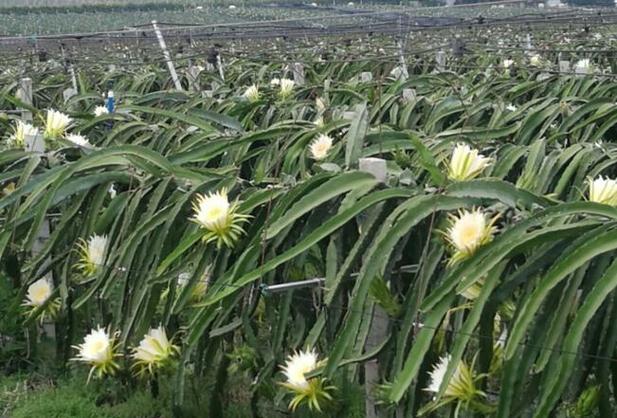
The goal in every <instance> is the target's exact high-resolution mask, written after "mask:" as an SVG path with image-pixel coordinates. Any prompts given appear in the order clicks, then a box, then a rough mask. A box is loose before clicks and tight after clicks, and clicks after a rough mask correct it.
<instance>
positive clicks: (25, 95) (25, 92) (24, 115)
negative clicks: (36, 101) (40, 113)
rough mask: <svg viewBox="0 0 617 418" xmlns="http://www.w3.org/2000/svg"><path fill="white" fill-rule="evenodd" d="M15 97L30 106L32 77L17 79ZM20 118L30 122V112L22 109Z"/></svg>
mask: <svg viewBox="0 0 617 418" xmlns="http://www.w3.org/2000/svg"><path fill="white" fill-rule="evenodd" d="M17 98H19V100H21V101H22V102H24V103H25V104H27V105H29V106H32V79H31V78H22V79H21V80H19V88H18V89H17ZM21 120H22V121H23V122H25V123H32V112H30V111H29V110H27V109H22V111H21Z"/></svg>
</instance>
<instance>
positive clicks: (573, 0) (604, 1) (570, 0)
mask: <svg viewBox="0 0 617 418" xmlns="http://www.w3.org/2000/svg"><path fill="white" fill-rule="evenodd" d="M562 1H563V0H562ZM566 3H567V4H569V5H570V6H602V7H615V1H614V0H567V1H566Z"/></svg>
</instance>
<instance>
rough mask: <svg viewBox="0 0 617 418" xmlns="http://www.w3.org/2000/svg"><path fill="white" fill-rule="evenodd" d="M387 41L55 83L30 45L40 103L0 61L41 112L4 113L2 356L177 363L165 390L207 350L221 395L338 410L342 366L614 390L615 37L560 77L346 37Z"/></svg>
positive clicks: (466, 387)
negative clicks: (109, 97) (297, 65)
mask: <svg viewBox="0 0 617 418" xmlns="http://www.w3.org/2000/svg"><path fill="white" fill-rule="evenodd" d="M521 37H523V36H521ZM536 39H541V37H540V36H538V37H537V38H536ZM387 42H388V41H387V40H383V39H377V38H375V39H372V41H371V44H370V45H369V46H367V45H365V44H350V45H349V46H347V47H342V46H338V47H337V45H336V43H333V44H331V45H327V47H328V48H329V51H331V52H330V53H331V54H333V56H334V57H335V58H334V59H329V60H328V59H323V60H320V59H319V54H314V52H313V50H312V49H308V48H306V45H303V47H302V48H298V49H297V50H296V51H294V54H295V56H294V59H296V60H298V61H301V62H302V63H303V73H304V74H303V75H304V79H305V80H304V82H303V83H302V82H301V79H300V78H298V77H297V76H296V79H295V81H294V72H293V71H292V69H291V67H287V66H286V65H285V64H284V63H281V62H279V61H280V60H276V59H274V57H275V56H276V52H275V51H272V52H261V53H260V54H259V56H256V54H255V52H254V51H251V49H250V48H249V47H246V48H245V49H242V50H240V51H238V52H237V53H236V54H234V55H233V56H231V57H228V58H227V59H225V79H224V80H223V79H221V78H220V75H219V73H218V71H207V70H203V71H201V73H200V74H199V76H198V78H197V80H196V81H197V82H198V83H199V87H198V88H196V84H195V80H193V79H192V76H191V75H190V74H189V71H188V67H187V65H188V61H186V60H179V61H178V63H177V64H178V70H179V73H180V76H181V83H182V85H183V86H184V91H174V90H172V87H173V82H172V80H171V79H170V77H169V75H168V73H167V71H166V69H165V67H164V66H163V65H162V63H161V64H159V63H155V64H149V65H143V66H142V67H135V66H126V67H122V66H120V65H116V66H115V68H114V69H113V70H110V69H109V68H108V67H107V65H103V64H100V63H97V62H96V59H94V60H92V62H90V63H88V64H85V60H84V61H83V62H82V64H83V65H81V66H80V64H79V63H78V64H77V65H76V70H77V83H78V90H79V93H78V94H77V95H75V96H73V97H71V98H70V99H69V100H67V101H66V102H65V101H64V100H63V91H64V89H66V88H67V87H68V86H70V84H71V79H70V75H69V74H67V73H65V72H64V69H63V68H54V67H53V65H51V64H49V63H33V64H32V65H33V66H36V68H37V71H32V72H31V73H29V74H28V75H30V76H31V77H32V78H33V85H34V102H33V105H32V106H28V105H26V104H24V103H23V102H22V101H21V100H19V99H18V98H17V97H16V89H17V86H18V83H17V77H16V75H17V74H19V73H20V71H19V70H18V69H14V70H13V71H8V72H5V73H4V75H2V77H4V79H5V81H6V82H5V83H3V84H2V85H3V86H4V87H3V88H2V95H1V97H0V107H1V108H4V109H17V108H27V109H28V110H29V111H30V112H32V113H33V115H34V120H33V122H32V123H24V122H20V121H18V120H17V116H13V115H11V116H6V117H4V118H2V119H0V126H1V128H0V130H1V132H2V133H3V134H2V137H3V139H4V141H3V144H4V149H3V152H2V154H1V156H0V167H2V171H1V177H0V186H1V187H0V189H2V190H3V192H2V193H3V196H2V197H1V198H0V211H1V213H0V217H1V219H2V229H1V232H0V253H1V254H2V275H3V282H5V283H4V284H3V286H5V288H6V292H5V293H4V294H5V296H3V298H4V300H5V303H3V304H2V308H1V309H2V315H3V318H10V320H7V321H2V322H0V324H1V325H0V334H1V335H2V337H3V339H2V344H3V345H2V351H3V355H2V358H3V365H4V371H5V372H6V373H14V372H17V371H19V372H23V371H32V370H37V369H38V368H41V367H51V368H52V369H53V370H54V373H58V374H61V373H65V372H67V371H70V372H71V373H73V374H75V373H79V370H82V371H83V372H85V373H82V376H83V380H84V384H85V382H86V381H88V380H89V383H88V385H92V384H102V385H106V384H108V385H121V386H123V387H126V388H132V389H131V390H136V389H135V388H141V390H143V388H153V387H156V386H157V385H161V384H162V382H169V381H172V382H173V387H172V388H171V392H172V393H171V395H170V398H169V401H168V402H169V404H170V405H169V410H170V411H173V413H174V414H176V416H191V415H190V414H192V413H193V412H192V411H194V409H193V404H194V402H195V399H196V398H199V395H198V394H196V393H195V391H193V390H191V388H192V387H194V384H195V382H200V381H202V380H203V379H204V378H205V376H208V378H211V379H212V387H211V388H212V390H211V392H209V395H208V396H210V397H211V399H209V401H208V405H209V411H210V412H211V414H213V416H223V415H222V413H223V412H221V411H224V410H225V409H226V408H228V407H229V404H228V403H226V402H225V401H224V393H225V388H226V385H227V383H228V382H230V381H231V380H233V379H237V377H238V376H243V377H246V378H247V380H248V381H250V382H251V383H250V385H248V386H249V388H248V389H247V392H248V394H247V396H248V397H249V399H251V401H250V402H251V404H254V405H257V404H259V403H260V402H267V403H268V405H271V406H273V407H276V408H282V409H285V408H286V407H288V408H289V409H290V410H292V411H294V410H295V411H297V412H298V413H303V412H302V411H303V410H307V411H310V410H313V411H315V413H318V412H319V411H322V413H323V414H325V415H326V416H332V415H334V414H342V413H343V412H342V411H343V410H345V409H346V406H347V405H348V404H346V400H345V396H344V394H345V393H348V392H349V390H348V389H349V387H353V386H355V385H363V389H364V390H366V396H367V397H370V398H372V399H375V401H376V402H377V403H378V404H379V405H380V406H379V408H380V413H381V414H382V415H383V416H415V415H430V414H433V415H434V416H447V415H449V414H450V413H451V412H454V413H456V414H459V416H467V415H469V416H471V415H473V414H480V415H482V416H498V417H514V416H528V415H532V416H536V417H545V416H549V415H550V414H551V413H562V414H566V415H567V416H590V415H592V414H596V415H597V416H613V415H614V409H615V407H616V406H615V402H614V386H613V383H612V382H614V379H615V373H616V372H617V369H616V368H615V367H614V364H615V362H614V358H613V357H614V352H615V344H616V341H617V340H616V337H617V333H616V332H617V330H615V326H614V324H615V321H614V320H613V316H614V315H615V314H616V312H617V309H615V306H614V304H615V301H614V292H613V290H614V288H615V285H616V284H617V283H614V277H615V275H614V270H615V262H614V256H613V254H614V250H615V248H617V235H616V234H615V231H614V224H613V223H614V220H615V219H616V218H617V210H616V209H615V207H614V206H615V205H617V181H616V180H614V179H615V177H616V174H615V168H614V163H615V161H616V159H615V149H614V145H613V143H612V141H611V139H612V136H613V135H614V133H615V123H616V122H617V107H615V103H614V99H613V97H614V90H615V86H614V83H612V81H611V78H610V77H607V76H603V75H602V71H603V69H604V67H605V65H606V62H604V61H603V59H604V57H603V56H602V55H601V53H596V55H594V54H590V55H588V54H587V53H580V54H577V53H573V56H572V57H573V58H575V59H576V61H573V65H574V66H575V67H578V68H579V70H580V71H576V74H572V75H566V74H555V73H553V72H551V71H550V68H549V64H550V63H553V58H552V56H551V55H549V53H548V52H547V53H544V52H542V51H539V52H538V51H535V52H533V53H526V52H525V51H515V52H514V53H511V52H507V51H503V52H502V53H501V54H499V55H488V54H486V53H484V52H483V51H481V50H478V51H476V52H474V51H468V52H467V53H466V55H464V56H463V57H462V58H461V57H459V58H457V57H454V56H449V57H448V64H449V68H450V69H452V70H456V71H450V70H440V69H438V67H437V63H436V62H435V59H434V53H432V52H431V53H427V54H420V53H418V55H417V56H414V55H413V54H410V55H408V56H407V57H406V58H407V61H406V65H405V71H403V70H402V69H401V64H400V61H399V57H398V56H397V55H396V53H394V54H392V55H393V56H392V57H389V55H388V53H385V54H386V58H385V59H384V55H383V54H382V55H381V56H380V55H379V52H378V51H373V52H374V53H375V54H374V55H365V56H364V58H363V59H358V56H359V55H360V54H361V53H362V51H366V50H367V48H369V47H371V48H373V47H375V49H377V48H380V47H385V48H389V47H388V46H387ZM432 42H433V43H432V45H435V44H436V43H437V42H436V40H435V39H433V41H432ZM594 42H602V40H597V39H596V40H594ZM264 44H266V45H267V43H264ZM309 44H310V42H309ZM581 44H583V42H581ZM270 45H271V46H272V45H275V44H270ZM427 46H431V45H427ZM313 47H315V48H325V47H326V46H325V45H313ZM418 49H421V48H418ZM427 49H430V48H427ZM264 51H267V49H265V50H264ZM268 54H270V55H268ZM345 54H347V55H345ZM346 57H347V58H348V59H345V58H346ZM121 59H122V58H121V57H120V56H119V57H118V58H117V60H118V62H121ZM585 59H587V60H588V61H584V60H585ZM551 65H554V64H551ZM204 66H205V65H204ZM583 69H584V71H583ZM367 73H370V77H368V76H367ZM110 86H111V88H112V89H113V91H114V97H115V99H116V104H117V107H116V108H115V109H113V110H114V111H113V112H110V111H109V109H108V108H106V107H103V105H104V101H103V99H102V98H101V92H107V90H108V89H109V88H110ZM189 88H192V89H193V90H189ZM195 89H197V91H194V90H195ZM202 90H206V91H202ZM32 138H35V140H36V138H38V140H41V141H44V145H45V150H44V151H43V152H33V151H27V150H26V148H27V146H28V144H31V142H32V140H33V139H32ZM367 158H380V159H383V160H385V164H386V177H385V180H384V181H379V180H377V179H376V178H375V177H374V176H373V175H372V174H371V173H368V172H366V171H365V170H364V169H362V170H361V169H360V167H361V164H363V163H362V161H364V159H367ZM47 229H48V230H49V234H47V235H48V236H46V237H45V239H44V241H43V242H41V241H40V240H39V237H40V236H41V233H42V232H41V231H45V230H47ZM313 278H322V279H323V285H321V286H314V287H308V288H300V289H297V290H293V291H286V292H282V293H274V292H270V291H268V289H269V285H272V284H280V283H287V282H295V281H301V280H307V279H313ZM384 327H385V330H386V332H383V330H384V329H383V328H384ZM52 330H53V331H52ZM380 330H381V333H380ZM375 340H377V341H375ZM50 342H51V344H52V347H53V349H52V350H51V352H45V351H44V350H42V348H41V347H42V346H43V345H44V344H45V343H50ZM375 361H376V362H377V364H378V382H377V384H376V385H372V384H370V383H369V382H367V380H368V378H367V376H368V375H367V373H368V370H369V369H368V368H370V367H371V366H370V365H371V364H374V362H375ZM45 365H47V366H45ZM87 373H90V377H89V378H88V376H87ZM155 392H156V391H155ZM155 392H154V393H153V394H152V396H155ZM189 405H190V406H189ZM217 413H219V415H217ZM253 413H254V414H256V415H258V416H259V414H263V412H262V411H261V410H260V409H259V408H255V409H254V411H253ZM262 416H267V415H262Z"/></svg>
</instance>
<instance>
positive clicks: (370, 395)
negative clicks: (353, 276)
mask: <svg viewBox="0 0 617 418" xmlns="http://www.w3.org/2000/svg"><path fill="white" fill-rule="evenodd" d="M359 168H360V171H365V172H367V173H371V174H372V175H373V176H375V178H376V179H377V180H378V181H380V182H381V183H384V182H385V181H386V178H387V167H386V160H384V159H382V158H360V160H359ZM387 332H388V315H387V313H386V312H385V311H384V310H383V308H381V307H380V306H378V305H376V304H375V305H374V306H373V313H372V321H371V325H370V329H369V332H368V336H367V338H366V345H365V351H370V350H372V349H374V348H375V347H377V346H378V345H379V344H381V343H382V342H383V341H384V340H385V339H386V335H387ZM378 383H379V360H378V359H376V358H375V359H372V360H369V361H368V362H366V363H365V364H364V390H365V393H366V400H365V407H366V417H367V418H377V417H378V414H377V410H376V406H377V404H376V402H375V393H374V392H375V386H376V385H377V384H378Z"/></svg>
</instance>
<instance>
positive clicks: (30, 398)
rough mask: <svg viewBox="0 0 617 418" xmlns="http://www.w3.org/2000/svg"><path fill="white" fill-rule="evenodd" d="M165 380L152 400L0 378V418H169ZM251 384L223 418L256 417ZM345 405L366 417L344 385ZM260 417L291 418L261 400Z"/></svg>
mask: <svg viewBox="0 0 617 418" xmlns="http://www.w3.org/2000/svg"><path fill="white" fill-rule="evenodd" d="M168 380H169V379H167V380H165V379H161V387H160V392H159V395H158V396H157V397H156V398H154V397H153V396H152V395H151V393H150V391H149V390H148V385H137V386H136V387H129V386H123V385H120V384H118V383H116V382H115V381H113V380H106V381H92V382H90V383H89V384H87V385H86V384H85V376H84V375H83V374H82V373H80V374H78V375H76V376H74V377H72V378H71V377H63V378H60V379H57V380H56V381H52V380H50V379H48V378H44V377H41V376H35V375H26V374H14V375H10V376H4V377H2V378H0V417H11V418H95V417H96V418H171V417H172V413H171V406H170V405H171V398H170V389H171V388H170V387H169V386H168V385H167V384H165V383H163V382H165V381H168ZM195 387H196V388H201V391H202V393H201V400H202V401H203V403H202V404H200V405H185V406H184V407H185V409H184V410H183V416H185V417H186V418H192V417H195V418H197V417H203V416H204V411H210V408H209V407H208V399H209V398H210V394H209V393H207V391H204V390H203V389H204V388H208V384H207V382H201V384H198V385H195ZM248 388H250V380H246V379H243V378H240V377H236V378H234V379H232V380H231V382H230V383H229V388H228V390H226V391H225V393H224V394H223V396H224V399H225V405H224V411H223V413H224V416H223V417H222V418H244V417H252V416H253V414H252V407H251V404H250V393H249V392H248V391H247V389H248ZM341 395H342V398H343V401H342V402H340V403H339V404H338V405H336V411H337V416H338V417H340V418H360V417H363V416H364V398H363V393H362V392H361V390H360V389H359V387H358V386H354V385H344V386H343V388H342V389H341ZM257 409H258V413H259V415H258V416H260V417H264V418H283V417H286V416H288V415H287V414H286V413H285V412H286V411H285V405H284V404H283V405H280V406H275V405H274V404H272V402H270V401H268V400H266V399H263V400H262V401H260V402H259V403H258V408H257ZM327 415H328V414H318V413H311V412H310V411H306V410H299V411H297V412H296V413H294V414H293V415H292V416H293V417H296V418H317V417H323V416H327Z"/></svg>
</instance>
